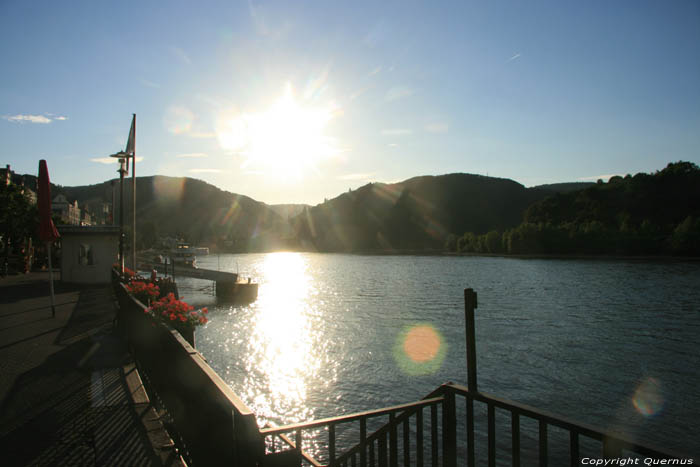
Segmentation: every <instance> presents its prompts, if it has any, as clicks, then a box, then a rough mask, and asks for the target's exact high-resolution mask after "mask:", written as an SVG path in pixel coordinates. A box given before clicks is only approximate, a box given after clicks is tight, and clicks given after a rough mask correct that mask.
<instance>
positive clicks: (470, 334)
mask: <svg viewBox="0 0 700 467" xmlns="http://www.w3.org/2000/svg"><path fill="white" fill-rule="evenodd" d="M475 308H476V292H474V290H473V289H464V319H465V325H466V328H467V336H466V337H467V376H468V379H467V387H468V388H469V391H470V392H477V391H478V389H477V386H476V332H475V328H474V309H475Z"/></svg>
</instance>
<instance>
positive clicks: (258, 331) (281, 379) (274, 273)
mask: <svg viewBox="0 0 700 467" xmlns="http://www.w3.org/2000/svg"><path fill="white" fill-rule="evenodd" d="M307 266H308V265H307V263H306V260H305V259H304V257H303V256H301V255H300V254H298V253H273V254H269V255H267V256H266V258H265V261H264V264H263V267H262V271H261V273H262V275H263V278H262V280H261V285H260V293H259V299H258V303H257V306H256V309H255V313H256V314H255V316H254V318H253V321H252V326H253V329H252V335H251V339H250V341H249V344H248V345H249V349H248V350H249V355H248V358H247V359H246V360H247V365H246V366H247V368H246V369H247V376H246V380H247V381H246V384H245V387H246V388H248V390H249V400H252V401H253V404H252V405H253V407H252V408H253V409H254V411H255V412H256V414H257V416H258V419H259V421H260V422H262V423H267V422H269V421H271V420H277V421H278V422H282V423H293V422H297V421H302V420H305V419H307V418H309V417H310V414H311V409H310V408H309V407H308V404H307V403H306V401H307V392H308V385H309V384H310V382H311V380H313V379H314V377H315V375H316V374H317V373H318V371H319V370H320V367H321V357H320V353H319V352H314V339H315V337H316V336H315V334H316V333H317V329H316V328H317V326H316V325H315V323H314V321H313V317H312V316H311V304H310V301H309V295H310V293H311V289H312V284H311V283H310V279H309V275H308V274H307V273H306V269H307ZM255 375H257V376H255ZM261 384H262V385H266V386H267V387H265V388H261V387H260V385H261ZM261 389H263V390H261ZM280 414H284V415H283V419H282V420H280V418H279V416H280Z"/></svg>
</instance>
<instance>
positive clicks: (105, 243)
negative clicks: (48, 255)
mask: <svg viewBox="0 0 700 467" xmlns="http://www.w3.org/2000/svg"><path fill="white" fill-rule="evenodd" d="M57 227H58V231H59V232H60V234H61V253H60V255H61V258H60V264H61V282H66V283H71V284H107V283H109V282H111V280H112V276H111V270H112V265H113V264H114V262H115V261H116V260H117V253H118V251H119V227H118V226H113V225H95V226H78V225H59V226H57Z"/></svg>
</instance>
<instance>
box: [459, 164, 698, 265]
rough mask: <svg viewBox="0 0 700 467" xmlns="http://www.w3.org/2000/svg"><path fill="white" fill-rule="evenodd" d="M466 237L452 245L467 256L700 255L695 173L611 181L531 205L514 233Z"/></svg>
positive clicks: (681, 169) (671, 167) (684, 169)
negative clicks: (485, 254)
mask: <svg viewBox="0 0 700 467" xmlns="http://www.w3.org/2000/svg"><path fill="white" fill-rule="evenodd" d="M466 232H467V233H466V234H465V235H464V236H463V237H462V238H461V239H460V240H459V241H458V242H457V245H456V248H457V249H458V250H460V251H464V252H477V253H484V252H489V253H525V254H542V253H544V254H561V253H566V254H572V253H573V254H627V255H630V254H631V255H634V254H649V255H656V254H678V255H700V169H699V168H698V166H697V165H695V164H693V163H691V162H676V163H670V164H668V166H667V167H666V168H664V169H663V170H660V171H657V172H656V173H653V174H646V173H638V174H636V175H634V176H631V175H627V176H625V177H624V178H623V177H619V176H616V177H612V178H611V179H610V180H609V181H608V183H602V182H600V183H598V184H596V185H593V186H591V187H589V188H586V189H584V190H578V191H574V192H568V193H558V194H555V195H553V196H550V197H547V198H545V199H542V200H540V201H538V202H536V203H534V204H533V205H532V206H530V207H529V208H528V209H527V210H526V211H525V216H524V222H523V223H522V224H521V225H519V226H518V227H516V228H514V229H508V230H506V231H498V232H492V233H491V234H490V238H486V236H479V235H478V233H477V232H476V231H473V230H472V231H469V230H467V231H466Z"/></svg>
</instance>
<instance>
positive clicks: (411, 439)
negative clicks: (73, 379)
mask: <svg viewBox="0 0 700 467" xmlns="http://www.w3.org/2000/svg"><path fill="white" fill-rule="evenodd" d="M115 292H116V295H117V299H118V301H119V305H120V312H119V322H120V325H121V326H123V327H124V328H125V331H127V333H128V335H129V340H130V342H131V346H132V350H133V351H134V353H135V357H136V359H137V361H138V363H139V367H140V369H143V370H145V371H146V373H147V375H148V378H149V380H150V381H151V382H152V384H153V385H154V386H155V389H157V390H158V392H159V393H160V395H161V396H162V398H163V401H164V404H165V405H166V406H167V407H168V410H169V412H170V413H171V415H172V417H173V420H174V422H175V424H176V425H177V429H178V431H180V432H181V435H182V436H183V439H184V440H185V441H186V444H187V445H188V449H189V450H190V454H191V455H192V459H193V460H196V461H199V463H201V464H202V465H242V466H263V467H266V466H277V465H285V466H289V465H302V464H304V465H311V466H321V465H330V466H353V467H354V466H357V465H359V466H363V467H364V466H398V465H400V464H401V465H405V466H410V465H416V466H418V467H422V466H424V465H432V466H437V465H444V466H449V467H456V466H457V465H459V466H463V465H466V466H469V467H472V466H476V465H477V462H476V461H477V457H476V452H477V449H476V447H477V445H480V446H481V444H480V443H483V442H484V441H485V443H486V445H487V454H486V456H485V457H486V459H482V458H479V459H478V460H479V464H478V465H484V461H485V460H486V461H487V463H488V464H487V465H489V466H495V465H496V464H497V462H498V463H499V464H501V465H503V464H504V462H505V461H504V458H505V459H506V460H510V464H511V465H513V466H514V467H519V466H520V465H521V463H522V464H525V465H533V464H534V463H535V461H534V459H535V458H536V459H537V461H536V463H537V464H538V465H540V466H547V465H548V461H549V458H550V457H551V450H550V438H551V437H552V436H551V434H552V433H551V432H550V428H552V431H554V429H556V430H559V431H563V432H565V433H566V434H567V436H568V446H566V448H565V449H562V446H561V445H560V444H557V448H558V451H559V452H558V453H557V455H560V452H561V451H562V450H566V451H567V457H568V463H569V464H570V465H572V466H576V465H579V462H580V458H581V455H582V454H583V451H584V449H582V439H588V440H593V441H595V442H597V443H599V444H600V446H599V447H598V451H599V452H598V454H600V455H602V457H605V458H616V457H620V456H622V455H627V454H626V453H632V454H637V455H643V456H648V457H652V458H663V459H680V458H681V457H680V456H678V455H677V454H676V453H672V452H669V451H666V450H663V449H659V448H654V447H650V446H648V445H642V444H640V443H637V442H636V441H633V440H630V439H628V438H626V437H625V436H623V435H620V434H617V433H612V432H609V431H605V430H601V429H599V428H596V427H593V426H590V425H586V424H583V423H579V422H574V421H571V420H569V419H567V418H564V417H560V416H558V415H553V414H551V413H548V412H546V411H543V410H540V409H537V408H534V407H530V406H527V405H525V404H520V403H517V402H513V401H509V400H505V399H502V398H499V397H496V396H492V395H490V394H486V393H481V392H479V391H478V390H477V372H476V345H475V329H474V309H475V308H476V306H477V303H476V293H475V292H474V291H473V290H471V289H465V291H464V304H465V321H466V335H467V369H468V385H467V386H461V385H458V384H453V383H447V384H443V385H442V386H440V387H439V388H437V389H436V390H435V391H433V392H432V393H430V394H428V395H427V396H426V397H425V398H424V399H422V400H419V401H416V402H411V403H407V404H401V405H396V406H392V407H386V408H382V409H377V410H370V411H366V412H360V413H354V414H350V415H343V416H338V417H332V418H325V419H321V420H315V421H309V422H303V423H295V424H291V425H285V426H281V427H271V428H263V429H258V427H257V425H256V422H255V417H254V414H253V413H252V412H251V411H250V410H249V409H248V408H247V407H246V406H245V404H243V403H242V401H240V399H238V397H237V396H236V395H235V394H234V393H233V392H232V391H231V389H230V388H229V387H228V386H227V385H226V384H225V383H224V382H223V380H221V378H220V377H218V375H216V373H215V372H214V371H213V370H212V369H211V368H210V367H209V365H208V364H207V363H206V362H205V361H204V360H203V359H202V358H201V356H200V355H199V354H198V353H197V352H196V351H195V350H194V349H193V348H192V347H190V345H189V344H187V343H186V342H185V340H184V339H182V338H181V337H180V336H179V334H178V333H177V332H175V331H170V330H168V329H166V328H165V327H164V326H162V325H156V324H154V323H152V322H149V321H148V320H147V319H146V317H145V314H144V307H143V305H142V304H141V303H140V302H138V301H136V300H133V299H132V298H131V297H129V296H128V294H127V293H126V290H125V289H124V287H123V285H122V284H120V283H119V282H118V280H116V278H115ZM458 398H459V399H460V400H461V401H463V402H464V405H461V404H460V405H459V407H458V404H457V400H458ZM475 402H476V403H478V404H483V405H485V408H486V413H487V417H486V426H485V427H482V426H480V427H478V428H479V429H477V426H476V423H475V414H476V411H475ZM462 408H463V409H464V410H462ZM480 408H483V406H481V407H480ZM497 415H498V416H500V417H504V416H509V419H510V420H509V421H510V423H509V424H510V430H500V431H499V433H498V437H497V430H496V425H497V420H496V417H497ZM528 419H529V420H531V421H534V423H535V424H536V429H534V430H524V429H523V422H524V421H525V420H528ZM501 423H503V421H502V420H501ZM499 426H500V424H499ZM532 431H534V432H535V433H536V434H531V432H532ZM321 432H325V434H326V436H327V441H326V440H325V439H320V438H322V436H320V435H319V433H321ZM559 434H561V433H559ZM525 436H527V440H531V439H535V438H536V439H537V447H536V449H535V451H536V455H533V453H532V452H530V451H527V452H525V454H526V456H524V455H523V451H524V450H523V449H522V446H521V441H522V439H523V438H524V437H525ZM504 440H505V442H504ZM508 440H509V441H510V442H509V443H508V442H507V441H508ZM498 442H500V444H499V443H498ZM587 442H588V441H587ZM557 443H559V441H557ZM565 444H566V443H565ZM304 445H306V447H307V449H304ZM589 450H590V447H589V446H588V445H586V449H585V451H586V453H588V451H589ZM479 453H480V454H481V450H479ZM556 461H557V464H556V465H562V461H561V459H560V458H557V459H556Z"/></svg>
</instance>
